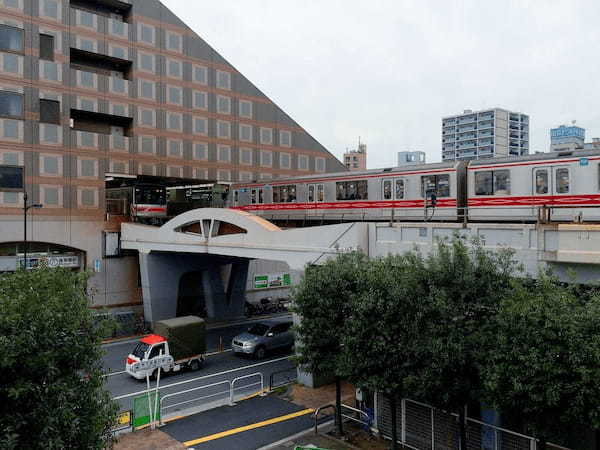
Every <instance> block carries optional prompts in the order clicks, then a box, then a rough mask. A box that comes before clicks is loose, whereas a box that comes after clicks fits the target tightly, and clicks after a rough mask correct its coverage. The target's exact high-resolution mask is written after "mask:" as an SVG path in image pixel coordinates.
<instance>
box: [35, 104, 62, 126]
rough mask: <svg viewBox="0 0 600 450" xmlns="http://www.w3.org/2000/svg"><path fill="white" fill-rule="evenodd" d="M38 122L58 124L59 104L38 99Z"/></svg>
mask: <svg viewBox="0 0 600 450" xmlns="http://www.w3.org/2000/svg"><path fill="white" fill-rule="evenodd" d="M40 122H44V123H54V124H59V123H60V102H57V101H56V100H46V99H40Z"/></svg>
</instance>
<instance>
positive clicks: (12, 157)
mask: <svg viewBox="0 0 600 450" xmlns="http://www.w3.org/2000/svg"><path fill="white" fill-rule="evenodd" d="M0 155H2V164H5V165H7V166H19V165H20V164H19V159H20V158H19V153H16V152H10V153H9V152H5V153H0Z"/></svg>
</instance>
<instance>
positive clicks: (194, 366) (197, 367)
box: [190, 359, 200, 372]
mask: <svg viewBox="0 0 600 450" xmlns="http://www.w3.org/2000/svg"><path fill="white" fill-rule="evenodd" d="M190 370H192V372H195V371H196V370H200V361H198V360H197V359H194V360H193V361H192V362H191V363H190Z"/></svg>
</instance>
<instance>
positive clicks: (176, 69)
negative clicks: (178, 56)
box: [168, 59, 181, 78]
mask: <svg viewBox="0 0 600 450" xmlns="http://www.w3.org/2000/svg"><path fill="white" fill-rule="evenodd" d="M168 61H169V63H168V68H169V72H168V74H169V76H170V77H175V78H181V63H180V62H179V61H175V60H172V59H169V60H168Z"/></svg>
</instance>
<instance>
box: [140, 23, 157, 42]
mask: <svg viewBox="0 0 600 450" xmlns="http://www.w3.org/2000/svg"><path fill="white" fill-rule="evenodd" d="M140 41H141V42H145V43H146V44H150V45H154V27H153V26H152V25H146V24H143V23H140Z"/></svg>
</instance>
